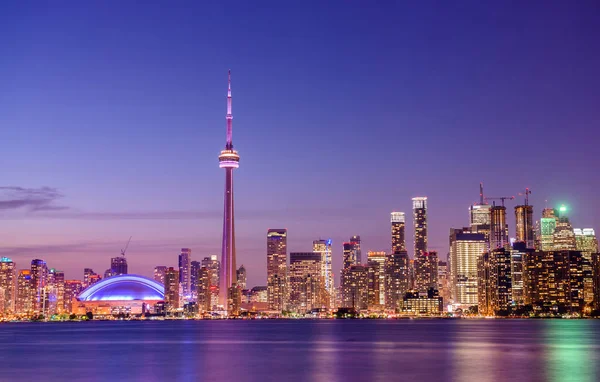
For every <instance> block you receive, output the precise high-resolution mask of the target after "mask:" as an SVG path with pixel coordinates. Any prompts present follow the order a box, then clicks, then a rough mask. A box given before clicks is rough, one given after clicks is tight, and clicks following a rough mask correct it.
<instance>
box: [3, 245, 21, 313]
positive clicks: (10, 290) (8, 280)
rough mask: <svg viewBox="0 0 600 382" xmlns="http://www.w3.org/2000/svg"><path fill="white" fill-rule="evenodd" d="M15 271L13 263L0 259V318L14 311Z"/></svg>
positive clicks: (6, 258)
mask: <svg viewBox="0 0 600 382" xmlns="http://www.w3.org/2000/svg"><path fill="white" fill-rule="evenodd" d="M16 272H17V270H16V265H15V263H14V261H12V260H11V259H9V258H8V257H2V258H0V291H1V292H2V296H0V299H1V300H2V304H0V316H2V314H10V313H14V311H15V299H16V290H15V286H16V284H17V280H16V277H17V273H16Z"/></svg>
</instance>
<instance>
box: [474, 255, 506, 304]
mask: <svg viewBox="0 0 600 382" xmlns="http://www.w3.org/2000/svg"><path fill="white" fill-rule="evenodd" d="M477 273H478V298H477V302H478V306H479V313H481V314H483V315H496V314H497V313H498V312H500V311H504V312H508V310H509V308H510V305H511V302H512V277H511V252H510V251H509V250H507V249H506V248H498V249H494V250H492V251H491V252H489V253H487V252H486V253H484V254H482V255H481V256H479V258H478V259H477Z"/></svg>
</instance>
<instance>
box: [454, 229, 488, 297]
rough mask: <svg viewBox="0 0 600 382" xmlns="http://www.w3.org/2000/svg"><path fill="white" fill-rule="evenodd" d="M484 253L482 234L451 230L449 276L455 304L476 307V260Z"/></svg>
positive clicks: (485, 246) (485, 248) (485, 247)
mask: <svg viewBox="0 0 600 382" xmlns="http://www.w3.org/2000/svg"><path fill="white" fill-rule="evenodd" d="M486 251H487V243H486V241H485V235H484V234H483V233H470V232H464V233H457V232H453V233H452V230H451V246H450V274H451V285H452V299H453V300H454V303H455V304H460V305H465V306H472V305H477V259H478V258H479V256H481V255H482V254H483V253H484V252H486Z"/></svg>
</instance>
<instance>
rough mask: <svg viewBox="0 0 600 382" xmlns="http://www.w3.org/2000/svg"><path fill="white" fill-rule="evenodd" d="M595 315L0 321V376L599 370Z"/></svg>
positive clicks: (375, 375) (257, 377) (256, 377)
mask: <svg viewBox="0 0 600 382" xmlns="http://www.w3.org/2000/svg"><path fill="white" fill-rule="evenodd" d="M599 339H600V321H592V320H548V321H542V320H399V321H392V320H387V321H376V320H346V321H339V320H338V321H275V320H270V321H264V320H263V321H165V322H86V323H31V324H6V325H0V365H1V368H0V381H14V380H21V377H22V376H23V375H30V373H31V368H32V364H33V362H35V369H36V376H39V378H37V380H40V381H65V380H69V381H104V380H111V381H118V380H128V381H131V380H143V381H165V380H174V381H198V380H206V381H234V380H235V381H241V380H243V381H260V382H265V381H281V380H285V381H316V382H329V381H373V382H380V381H381V382H384V381H385V382H388V381H395V380H408V381H451V380H457V381H465V382H471V381H473V382H475V381H477V382H479V381H551V382H558V381H561V382H562V381H583V382H587V381H596V380H597V376H598V375H599V374H598V366H597V364H598V360H599V355H600V341H598V340H599Z"/></svg>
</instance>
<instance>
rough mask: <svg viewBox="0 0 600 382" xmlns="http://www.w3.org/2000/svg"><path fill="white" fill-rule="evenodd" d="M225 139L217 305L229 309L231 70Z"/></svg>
mask: <svg viewBox="0 0 600 382" xmlns="http://www.w3.org/2000/svg"><path fill="white" fill-rule="evenodd" d="M225 119H226V121H227V139H226V143H225V149H224V150H222V151H221V154H220V155H219V167H220V168H224V169H225V197H224V199H225V206H224V212H223V244H222V250H221V276H220V280H219V281H220V285H219V305H221V306H222V307H223V308H224V309H225V310H227V311H229V310H230V305H231V304H232V303H233V301H228V300H229V298H228V296H234V295H235V292H233V291H231V290H230V288H237V280H236V270H237V267H236V264H235V261H236V258H235V225H234V214H233V169H234V168H238V167H239V162H240V156H239V155H238V152H237V151H236V150H234V149H233V140H232V128H233V115H232V114H231V71H229V78H228V90H227V116H226V117H225Z"/></svg>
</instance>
